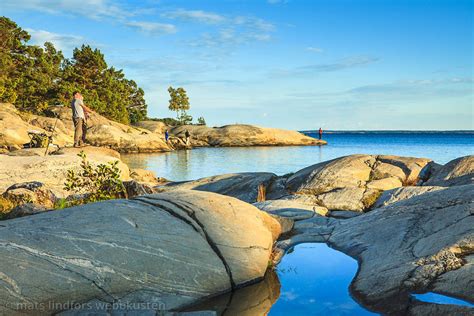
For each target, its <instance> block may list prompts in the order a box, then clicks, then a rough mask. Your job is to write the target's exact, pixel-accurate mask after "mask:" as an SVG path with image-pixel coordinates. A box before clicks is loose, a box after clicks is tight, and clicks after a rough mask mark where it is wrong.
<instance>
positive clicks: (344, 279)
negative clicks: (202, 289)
mask: <svg viewBox="0 0 474 316" xmlns="http://www.w3.org/2000/svg"><path fill="white" fill-rule="evenodd" d="M276 271H277V272H276V274H275V272H273V271H269V272H268V273H267V275H266V276H265V279H264V281H262V282H260V283H257V284H254V285H251V286H248V287H245V288H242V289H239V290H237V291H235V292H234V293H229V294H226V295H223V296H219V297H217V298H213V299H210V300H208V301H206V302H204V303H202V304H199V305H197V306H193V307H192V308H191V309H190V310H194V311H196V310H212V311H216V312H217V315H252V316H259V315H267V314H269V315H272V316H276V315H329V314H330V315H372V313H371V312H369V311H367V310H365V309H363V308H362V307H361V306H359V305H358V304H357V303H356V302H355V301H354V300H353V299H352V297H351V296H350V294H349V284H350V283H351V280H352V278H353V277H354V275H355V274H356V272H357V262H356V261H355V260H354V259H352V258H351V257H349V256H346V255H345V254H343V253H341V252H339V251H336V250H334V249H331V248H329V247H328V246H327V245H326V244H301V245H298V246H296V247H295V248H294V251H293V252H292V253H289V254H287V255H285V256H284V257H283V260H282V261H281V262H280V264H279V265H278V267H277V269H276ZM277 275H278V276H277ZM280 284H281V288H280Z"/></svg>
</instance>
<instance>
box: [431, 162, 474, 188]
mask: <svg viewBox="0 0 474 316" xmlns="http://www.w3.org/2000/svg"><path fill="white" fill-rule="evenodd" d="M471 183H474V155H471V156H465V157H460V158H457V159H454V160H451V161H450V162H448V163H447V164H446V165H444V166H442V167H441V168H438V169H437V171H435V172H434V173H433V174H432V175H431V177H429V179H428V180H427V181H426V182H424V183H423V185H428V186H442V187H447V186H453V185H463V184H471Z"/></svg>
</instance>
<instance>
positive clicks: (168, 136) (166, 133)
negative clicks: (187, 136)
mask: <svg viewBox="0 0 474 316" xmlns="http://www.w3.org/2000/svg"><path fill="white" fill-rule="evenodd" d="M169 138H170V133H169V132H168V130H166V131H165V140H166V142H168V139H169Z"/></svg>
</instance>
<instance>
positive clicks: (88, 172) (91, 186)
mask: <svg viewBox="0 0 474 316" xmlns="http://www.w3.org/2000/svg"><path fill="white" fill-rule="evenodd" d="M78 156H79V157H81V159H82V161H81V170H80V171H79V172H77V171H75V170H74V169H70V170H68V172H67V177H66V182H65V183H64V189H65V190H66V191H68V192H71V193H73V194H75V195H76V196H77V198H75V199H70V200H67V201H60V202H58V203H57V205H56V206H57V208H64V207H69V206H73V205H79V204H87V203H93V202H98V201H104V200H111V199H117V198H122V197H126V191H125V187H124V186H123V182H122V180H120V169H119V168H118V166H117V165H118V160H116V161H114V162H109V163H107V164H99V165H97V166H92V165H91V164H90V163H89V161H88V160H87V156H86V154H85V153H84V152H80V153H79V154H78Z"/></svg>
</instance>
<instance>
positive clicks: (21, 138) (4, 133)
mask: <svg viewBox="0 0 474 316" xmlns="http://www.w3.org/2000/svg"><path fill="white" fill-rule="evenodd" d="M28 117H31V115H29V116H28V115H27V114H23V117H22V116H20V112H19V111H18V110H17V109H16V108H15V107H14V106H13V105H11V104H9V103H0V147H5V148H22V147H23V145H24V144H26V143H29V142H30V137H29V136H28V131H38V132H41V133H46V132H47V131H46V130H45V129H43V128H41V127H38V126H34V125H32V124H30V123H28V122H27V120H24V119H23V118H25V119H26V118H28Z"/></svg>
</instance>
